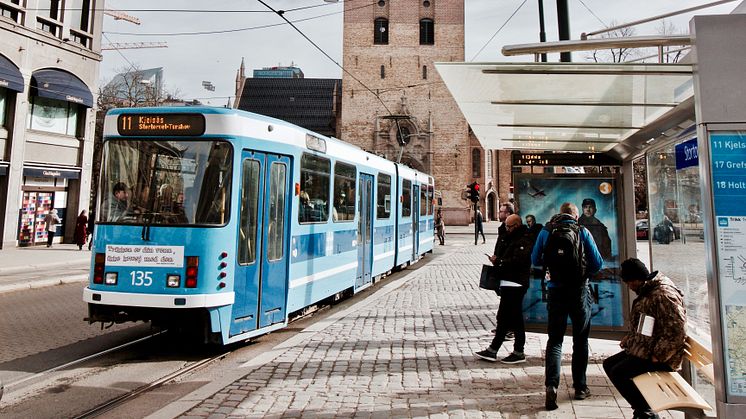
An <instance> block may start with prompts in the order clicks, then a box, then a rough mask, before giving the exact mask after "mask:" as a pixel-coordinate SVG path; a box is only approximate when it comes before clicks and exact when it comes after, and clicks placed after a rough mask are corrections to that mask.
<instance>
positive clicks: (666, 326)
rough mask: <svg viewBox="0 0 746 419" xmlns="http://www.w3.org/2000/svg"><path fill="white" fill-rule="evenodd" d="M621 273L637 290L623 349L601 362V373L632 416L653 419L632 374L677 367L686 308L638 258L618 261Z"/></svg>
mask: <svg viewBox="0 0 746 419" xmlns="http://www.w3.org/2000/svg"><path fill="white" fill-rule="evenodd" d="M621 277H622V280H623V281H624V283H626V284H627V286H629V288H630V289H631V290H632V291H634V292H635V293H636V294H637V298H635V301H634V302H633V303H632V311H631V313H630V317H629V318H630V330H629V332H627V334H626V335H624V337H623V338H622V341H621V342H620V343H619V346H621V347H622V349H624V350H623V351H622V352H619V353H618V354H615V355H612V356H610V357H609V358H607V359H606V360H604V371H606V375H608V376H609V379H610V380H611V382H612V383H614V386H615V387H616V388H617V390H619V393H620V394H621V395H622V396H623V397H624V398H625V399H626V400H627V402H629V404H630V406H632V409H634V416H633V417H634V418H657V417H658V415H657V414H656V413H655V412H653V411H652V410H651V409H650V406H649V405H648V403H647V402H646V401H645V398H644V397H643V396H642V394H641V393H640V391H639V390H638V389H637V387H636V386H635V384H634V383H633V382H632V378H634V377H636V376H638V375H640V374H642V373H645V372H650V371H675V370H677V369H679V368H680V367H681V361H682V360H683V358H684V341H685V340H686V308H685V307H684V300H683V294H682V292H681V291H680V290H679V289H678V288H676V286H675V285H674V284H673V282H672V281H671V280H670V279H669V278H667V277H666V276H665V275H663V274H660V273H658V272H657V271H656V272H653V273H652V274H651V273H649V272H648V268H647V267H645V264H644V263H642V262H641V261H639V260H638V259H627V260H625V261H624V262H622V272H621Z"/></svg>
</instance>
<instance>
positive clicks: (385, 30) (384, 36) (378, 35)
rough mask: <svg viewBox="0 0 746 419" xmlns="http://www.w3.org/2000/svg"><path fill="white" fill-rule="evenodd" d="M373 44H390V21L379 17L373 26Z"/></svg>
mask: <svg viewBox="0 0 746 419" xmlns="http://www.w3.org/2000/svg"><path fill="white" fill-rule="evenodd" d="M373 27H374V30H373V43H374V44H375V45H388V43H389V20H388V19H386V18H383V17H379V18H377V19H376V20H375V21H374V24H373Z"/></svg>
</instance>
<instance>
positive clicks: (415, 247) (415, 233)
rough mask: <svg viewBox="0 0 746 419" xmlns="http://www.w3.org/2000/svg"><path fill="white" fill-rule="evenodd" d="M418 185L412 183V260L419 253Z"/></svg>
mask: <svg viewBox="0 0 746 419" xmlns="http://www.w3.org/2000/svg"><path fill="white" fill-rule="evenodd" d="M419 247H420V186H419V185H412V261H415V260H417V255H419V254H420V249H419Z"/></svg>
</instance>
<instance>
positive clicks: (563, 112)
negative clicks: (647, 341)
mask: <svg viewBox="0 0 746 419" xmlns="http://www.w3.org/2000/svg"><path fill="white" fill-rule="evenodd" d="M744 13H746V2H744V3H741V5H740V6H738V7H737V8H736V10H735V11H734V12H733V13H732V14H730V15H709V16H695V17H694V18H693V19H692V20H691V22H690V29H691V30H690V32H691V35H690V36H687V37H686V38H688V39H685V40H683V41H682V40H681V39H678V40H676V42H680V43H679V45H682V44H684V45H689V44H691V46H692V52H691V53H690V54H689V56H688V59H687V62H685V63H677V64H597V63H515V62H510V63H507V62H506V63H436V68H437V70H438V72H439V73H440V75H441V77H442V78H443V80H444V82H445V84H446V86H447V87H448V89H449V90H450V92H451V94H452V95H453V97H454V99H455V100H456V102H457V103H458V106H459V107H460V109H461V111H462V112H463V114H464V116H465V117H466V119H467V121H468V123H469V125H470V127H471V128H472V130H473V131H474V133H475V135H476V137H477V138H478V139H479V141H480V143H481V145H482V147H484V148H487V149H513V150H519V152H517V154H518V155H519V156H520V157H519V158H522V159H524V160H525V161H527V162H528V163H526V164H532V165H533V164H536V165H544V166H547V165H551V164H546V163H548V162H549V163H551V162H550V160H551V159H553V158H554V157H553V156H557V155H558V154H557V153H561V152H562V153H565V154H560V155H562V156H566V155H570V156H573V159H572V161H574V162H575V164H566V165H567V166H571V165H575V166H600V165H602V164H599V163H598V162H599V161H604V162H605V163H603V165H607V164H608V165H611V166H616V167H615V168H614V169H612V170H610V171H608V172H606V173H607V175H602V176H601V177H600V179H598V176H595V177H596V178H597V179H595V180H596V181H597V182H596V185H598V189H600V190H601V193H606V194H609V195H610V196H612V197H614V198H615V199H614V200H612V201H611V204H609V205H611V206H612V210H615V211H616V217H615V218H616V219H615V220H614V221H612V222H611V223H607V227H608V229H609V231H611V230H613V229H616V231H617V236H616V237H612V241H613V242H614V243H615V244H613V245H612V246H611V248H612V249H613V254H612V255H611V256H610V257H609V259H608V260H609V261H610V263H609V265H611V266H612V267H613V266H614V264H615V263H616V266H618V263H619V261H622V260H624V259H626V258H628V257H638V258H640V259H643V260H646V261H648V262H649V264H650V268H651V269H650V270H651V271H654V270H659V271H661V272H663V273H665V274H666V275H667V276H669V277H671V278H672V279H673V280H674V282H676V284H677V286H679V288H680V289H681V290H682V291H683V292H684V294H685V301H686V304H687V313H688V322H689V324H688V329H689V330H688V333H689V334H690V335H693V336H696V337H698V338H699V339H700V340H701V341H703V342H705V343H706V344H711V345H712V346H711V348H712V353H713V356H714V368H715V382H714V385H712V384H709V383H708V382H707V381H706V380H704V379H703V377H702V376H700V375H699V374H698V373H697V372H696V371H695V370H694V369H693V368H691V367H690V368H688V369H687V370H686V371H684V373H683V375H684V376H685V377H688V381H689V382H690V384H692V387H694V388H695V389H696V390H697V392H699V393H700V394H701V395H703V396H704V397H705V399H706V400H707V401H708V402H709V404H710V405H711V406H713V407H715V410H716V411H715V412H709V414H717V416H718V417H721V418H741V417H746V72H745V71H744V69H746V14H744ZM634 41H635V40H634V39H633V40H628V42H634ZM638 41H639V39H638ZM581 43H582V41H560V42H556V43H543V44H534V45H530V46H525V45H524V46H516V47H515V48H514V50H515V51H518V50H520V51H523V53H533V54H538V53H541V52H558V51H571V50H574V49H583V47H580V48H577V46H578V45H579V44H581ZM509 48H511V47H506V48H504V49H503V52H506V50H509ZM585 49H589V48H585ZM590 49H601V48H599V47H596V48H590ZM550 152H551V153H550ZM609 162H610V163H609ZM633 162H636V163H634V164H644V166H645V168H646V172H647V181H646V182H647V201H648V208H647V215H646V216H644V217H638V213H637V211H636V206H635V179H634V170H633ZM515 163H516V159H515V158H514V164H515ZM602 173H603V172H602ZM604 176H606V177H608V179H609V181H608V182H607V181H606V180H605V178H604ZM589 177H590V178H594V176H589V175H587V174H586V175H562V176H547V175H532V174H529V175H528V176H526V174H519V173H514V179H513V183H514V185H515V188H516V193H517V195H518V196H519V197H520V196H521V195H520V194H521V191H520V189H521V188H523V189H525V191H524V193H525V195H524V196H525V197H526V198H525V199H524V202H526V203H533V202H538V199H540V198H544V199H545V200H547V201H551V205H554V209H555V210H556V209H557V207H558V206H559V204H560V203H561V202H564V201H563V200H562V198H561V197H559V196H556V195H555V196H552V195H551V193H552V190H550V189H547V188H551V187H555V185H556V184H562V183H567V182H571V181H570V180H568V179H581V180H582V179H586V178H589ZM572 181H574V180H572ZM604 183H608V184H607V185H606V186H604V185H603V184H604ZM574 187H575V186H573V184H571V183H570V184H568V186H567V189H566V191H568V190H571V189H572V188H574ZM612 187H613V192H611V193H610V191H612ZM604 188H606V189H607V190H606V191H604V190H603V189H604ZM595 201H597V200H595ZM582 202H583V203H586V202H587V201H586V200H585V199H584V200H583V201H582ZM578 204H580V202H578ZM518 205H519V207H520V209H521V211H522V212H521V214H522V215H526V212H525V211H524V205H523V204H522V201H521V199H518ZM596 205H597V204H594V206H596ZM580 206H581V205H578V207H580ZM555 212H556V211H555ZM537 219H538V217H537ZM608 224H612V225H608ZM613 224H616V225H613ZM661 226H663V227H665V228H666V230H665V231H667V232H670V233H663V229H662V228H661ZM596 241H597V242H598V240H596ZM606 260H607V259H606V258H605V262H606ZM608 276H609V279H611V281H609V282H611V283H613V282H614V280H615V279H616V280H617V281H618V277H616V278H615V276H616V272H614V270H613V269H612V270H611V271H610V273H609V275H608ZM532 287H533V285H532ZM602 288H603V287H602ZM620 290H621V292H622V293H626V292H627V291H626V287H623V286H621V284H620V285H619V287H617V288H615V289H606V290H604V289H601V290H600V291H599V289H597V290H596V300H597V301H596V302H597V303H598V302H599V301H600V300H602V299H603V298H604V296H608V295H614V293H615V292H617V291H620ZM537 301H538V300H537ZM630 303H631V299H630V297H629V295H626V294H625V295H624V296H623V298H612V297H609V304H610V305H609V307H607V308H611V309H612V311H613V310H616V311H617V312H620V313H621V312H623V313H626V312H628V309H629V304H630ZM601 308H603V307H601ZM619 319H621V320H619ZM619 319H617V320H614V319H613V318H611V320H610V321H611V323H610V324H609V325H608V327H606V328H604V327H602V328H600V331H601V332H614V331H617V332H618V331H620V330H624V329H626V328H627V327H628V325H627V322H628V320H627V317H626V314H621V317H619ZM539 320H540V319H539ZM620 321H621V324H620ZM594 328H596V326H595V323H594ZM607 335H608V334H607Z"/></svg>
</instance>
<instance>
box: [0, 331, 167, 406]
mask: <svg viewBox="0 0 746 419" xmlns="http://www.w3.org/2000/svg"><path fill="white" fill-rule="evenodd" d="M166 332H167V330H161V331H158V332H155V333H151V334H150V335H148V336H143V337H141V338H138V339H135V340H133V341H130V342H126V343H123V344H121V345H117V346H115V347H113V348H109V349H106V350H103V351H100V352H96V353H94V354H91V355H87V356H84V357H82V358H78V359H76V360H73V361H69V362H66V363H64V364H62V365H57V366H55V367H52V368H48V369H46V370H44V371H40V372H37V373H35V374H33V375H30V376H28V377H24V378H21V379H18V380H15V381H11V382H9V383H6V384H5V391H6V393H10V390H11V389H12V388H13V387H18V386H20V385H21V384H23V383H26V382H29V381H35V380H38V379H40V378H43V377H45V376H47V375H49V374H52V373H54V372H57V371H60V370H63V369H65V368H69V367H73V366H75V365H79V364H82V363H84V362H87V361H90V360H93V359H97V358H100V357H102V356H104V355H108V354H110V353H113V352H116V351H120V350H122V349H126V348H128V347H130V346H134V345H137V344H139V343H142V342H145V341H147V340H149V339H153V338H155V337H157V336H159V335H162V334H163V333H166Z"/></svg>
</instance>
